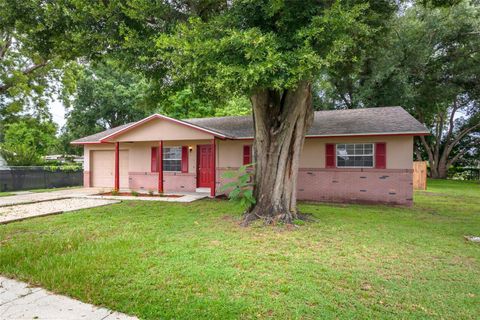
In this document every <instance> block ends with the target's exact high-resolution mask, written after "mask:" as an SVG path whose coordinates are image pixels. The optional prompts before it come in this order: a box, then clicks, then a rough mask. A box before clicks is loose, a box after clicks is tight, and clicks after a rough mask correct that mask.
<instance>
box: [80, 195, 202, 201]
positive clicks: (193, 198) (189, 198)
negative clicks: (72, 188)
mask: <svg viewBox="0 0 480 320" xmlns="http://www.w3.org/2000/svg"><path fill="white" fill-rule="evenodd" d="M178 195H181V197H168V196H165V197H142V196H141V195H139V196H137V197H135V196H102V195H91V196H85V197H83V198H86V199H106V200H120V201H122V200H128V201H130V200H132V201H165V202H184V203H186V202H193V201H196V200H200V199H203V198H207V197H208V195H206V194H194V193H190V194H178Z"/></svg>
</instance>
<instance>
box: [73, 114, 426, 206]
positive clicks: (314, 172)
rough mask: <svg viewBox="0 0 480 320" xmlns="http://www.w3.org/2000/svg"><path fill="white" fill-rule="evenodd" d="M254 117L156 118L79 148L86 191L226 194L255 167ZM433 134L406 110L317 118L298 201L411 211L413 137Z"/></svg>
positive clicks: (85, 142)
mask: <svg viewBox="0 0 480 320" xmlns="http://www.w3.org/2000/svg"><path fill="white" fill-rule="evenodd" d="M253 130H254V129H253V119H252V116H231V117H216V118H201V119H187V120H177V119H173V118H170V117H167V116H164V115H160V114H154V115H151V116H149V117H147V118H145V119H142V120H140V121H138V122H133V123H128V124H125V125H122V126H119V127H116V128H112V129H109V130H105V131H103V132H99V133H97V134H94V135H91V136H88V137H84V138H81V139H78V140H75V141H73V142H72V144H76V145H83V148H84V185H85V187H103V188H109V189H114V188H115V189H120V190H121V189H128V190H136V191H158V192H209V193H210V195H211V196H216V195H219V194H221V191H220V188H219V187H220V186H221V185H222V184H223V183H224V182H225V181H224V179H222V173H223V172H225V171H228V170H234V169H237V168H238V167H240V166H241V165H243V164H248V163H250V162H251V161H252V142H253V137H254V132H253ZM427 134H428V130H427V129H426V128H425V126H424V125H422V124H421V123H420V122H418V121H417V120H416V119H415V118H413V117H412V116H411V115H410V114H409V113H408V112H406V111H405V110H404V109H403V108H401V107H384V108H367V109H355V110H335V111H316V112H315V116H314V122H313V125H312V126H311V128H310V130H309V131H308V133H307V136H306V140H305V145H304V147H303V151H302V155H301V161H300V169H299V176H298V199H299V200H313V201H335V202H378V203H394V204H402V205H411V204H412V196H413V190H412V189H413V187H412V175H413V169H412V168H413V137H414V136H418V135H427Z"/></svg>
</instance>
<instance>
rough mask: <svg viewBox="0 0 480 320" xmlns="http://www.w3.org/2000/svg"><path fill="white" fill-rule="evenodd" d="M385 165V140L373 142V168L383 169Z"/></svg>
mask: <svg viewBox="0 0 480 320" xmlns="http://www.w3.org/2000/svg"><path fill="white" fill-rule="evenodd" d="M386 167H387V145H386V144H385V142H379V143H376V144H375V168H377V169H385V168H386Z"/></svg>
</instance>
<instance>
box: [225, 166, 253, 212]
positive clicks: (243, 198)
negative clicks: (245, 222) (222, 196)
mask: <svg viewBox="0 0 480 320" xmlns="http://www.w3.org/2000/svg"><path fill="white" fill-rule="evenodd" d="M252 166H253V164H249V165H244V166H241V167H240V168H239V169H238V170H236V171H227V172H225V173H224V174H223V175H222V178H224V179H233V180H232V181H231V182H228V183H226V184H225V185H223V187H222V188H220V190H221V191H224V192H228V198H229V199H230V200H232V201H238V202H239V203H240V205H241V206H242V207H244V208H245V209H248V208H250V207H251V206H253V205H254V204H255V203H256V200H255V197H254V196H253V182H252V181H253V171H252V170H249V168H251V167H252Z"/></svg>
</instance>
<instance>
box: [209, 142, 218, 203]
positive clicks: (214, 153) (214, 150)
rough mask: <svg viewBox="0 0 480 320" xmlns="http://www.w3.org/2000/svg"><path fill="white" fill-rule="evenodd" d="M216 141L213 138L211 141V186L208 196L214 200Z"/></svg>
mask: <svg viewBox="0 0 480 320" xmlns="http://www.w3.org/2000/svg"><path fill="white" fill-rule="evenodd" d="M216 142H217V141H216V139H215V138H213V140H212V186H211V187H210V196H211V197H213V198H215V195H216V192H215V186H216V172H215V171H216V167H217V165H216V160H217V157H216V153H217V152H216V145H217V143H216Z"/></svg>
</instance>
